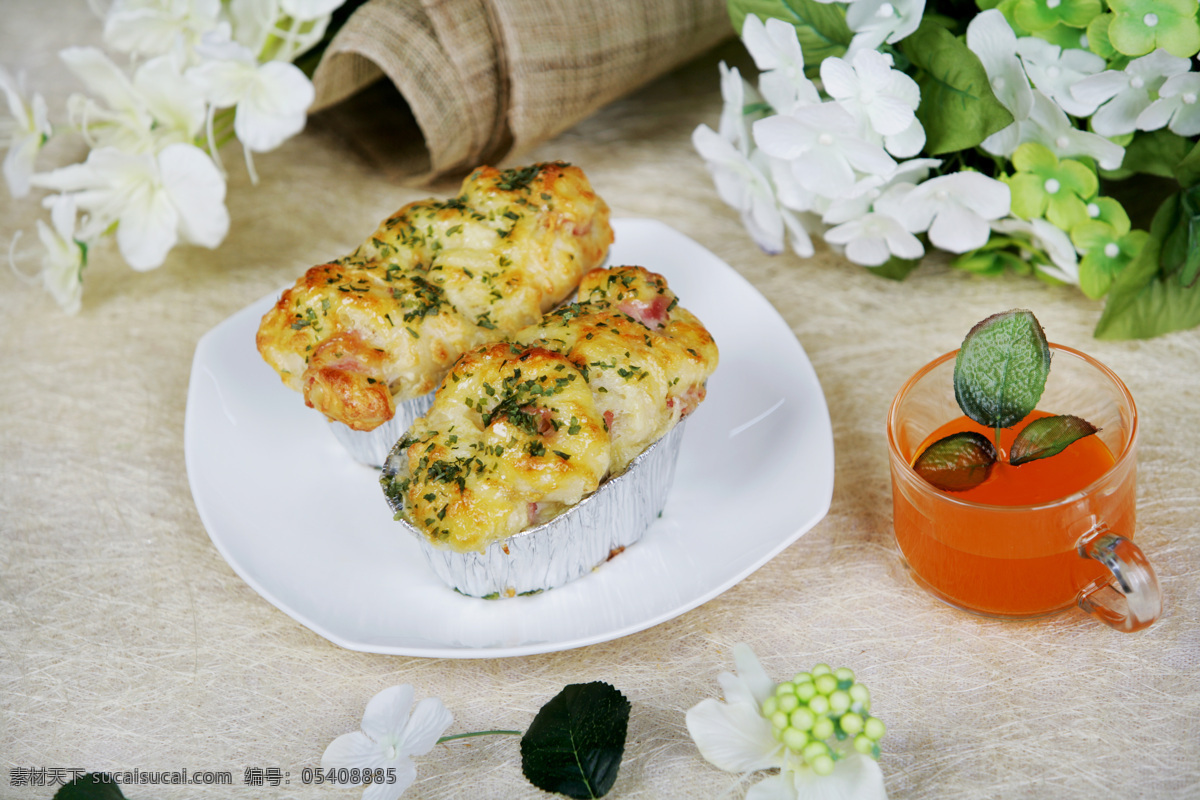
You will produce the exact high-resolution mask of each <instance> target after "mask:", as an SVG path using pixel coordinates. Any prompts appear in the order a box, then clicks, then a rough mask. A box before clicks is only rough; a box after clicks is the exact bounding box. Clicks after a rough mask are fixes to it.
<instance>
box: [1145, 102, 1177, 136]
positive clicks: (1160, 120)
mask: <svg viewBox="0 0 1200 800" xmlns="http://www.w3.org/2000/svg"><path fill="white" fill-rule="evenodd" d="M1180 105H1182V104H1181V103H1180V102H1179V101H1178V100H1176V99H1175V98H1170V97H1160V98H1158V99H1157V100H1155V101H1154V102H1153V103H1151V104H1150V105H1148V106H1146V109H1145V110H1144V111H1143V112H1142V113H1140V114H1138V118H1137V129H1138V130H1139V131H1156V130H1158V129H1159V128H1165V127H1166V126H1167V123H1168V122H1170V121H1171V115H1172V114H1174V113H1175V110H1176V109H1177V108H1179V107H1180Z"/></svg>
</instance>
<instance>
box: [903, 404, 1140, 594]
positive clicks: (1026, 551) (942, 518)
mask: <svg viewBox="0 0 1200 800" xmlns="http://www.w3.org/2000/svg"><path fill="white" fill-rule="evenodd" d="M1045 416H1050V415H1049V414H1047V413H1045V412H1041V411H1035V412H1033V413H1032V414H1030V415H1029V417H1027V418H1026V419H1025V420H1023V421H1022V422H1021V423H1019V424H1017V425H1016V426H1014V427H1012V428H1006V429H1003V430H1001V438H1000V446H1001V448H1002V450H1003V451H1004V453H1005V457H1004V458H1005V460H1003V461H997V463H996V464H995V465H994V466H993V467H992V472H991V474H990V475H989V476H988V479H987V480H986V481H984V482H983V483H982V484H980V485H979V486H976V487H974V488H972V489H967V490H965V491H961V492H943V491H940V490H937V489H933V487H932V486H931V487H930V489H931V490H932V493H933V495H934V496H933V497H930V498H922V497H919V496H915V495H914V493H911V492H906V491H904V487H903V486H901V485H899V484H894V486H893V491H894V494H895V496H894V498H893V500H894V511H895V529H896V541H897V543H898V544H899V546H900V550H901V552H902V553H903V554H904V557H905V559H907V561H908V563H909V566H911V567H912V568H913V570H915V572H916V573H917V574H918V575H919V576H920V577H921V579H923V581H924V582H925V583H926V584H927V586H928V588H930V589H931V590H932V591H934V593H935V594H937V595H938V596H940V597H942V599H944V600H946V601H947V602H950V603H951V604H953V605H957V606H962V607H966V608H970V609H972V610H975V611H979V612H982V613H985V614H992V615H997V616H1036V615H1039V614H1044V613H1049V612H1051V611H1055V610H1057V609H1061V608H1065V607H1067V606H1070V605H1072V604H1074V603H1075V601H1076V595H1077V594H1078V593H1079V591H1080V589H1081V588H1082V587H1083V586H1086V585H1088V584H1090V583H1092V582H1093V581H1096V580H1099V579H1101V578H1102V577H1104V576H1105V575H1106V574H1107V573H1106V570H1105V568H1104V567H1103V566H1102V565H1101V564H1100V563H1099V562H1097V561H1094V560H1092V559H1085V558H1080V557H1079V554H1078V552H1077V547H1076V542H1077V540H1078V538H1079V536H1081V535H1083V534H1085V533H1086V532H1087V525H1088V523H1089V521H1090V520H1094V519H1096V518H1097V517H1099V518H1101V519H1103V520H1104V521H1105V524H1106V525H1107V526H1108V527H1110V528H1114V529H1117V530H1125V531H1132V530H1133V526H1134V500H1135V498H1134V480H1133V475H1132V471H1130V474H1129V476H1128V479H1127V480H1124V481H1122V482H1121V483H1120V485H1118V486H1116V487H1115V489H1114V490H1112V491H1110V492H1107V493H1105V494H1104V496H1102V497H1098V498H1096V499H1095V502H1094V503H1093V502H1092V501H1091V500H1088V499H1087V498H1085V497H1081V499H1080V500H1079V501H1078V502H1074V503H1069V502H1063V501H1065V499H1066V498H1068V497H1069V496H1071V495H1075V494H1078V493H1080V492H1083V490H1085V489H1087V488H1088V487H1089V486H1091V485H1092V484H1093V483H1095V482H1096V481H1097V480H1099V479H1100V478H1102V477H1103V476H1105V474H1106V473H1108V472H1109V471H1110V470H1112V468H1113V466H1114V464H1115V459H1114V457H1113V454H1112V453H1111V452H1110V451H1109V449H1108V447H1107V446H1106V445H1105V444H1104V442H1103V441H1102V440H1101V439H1100V438H1099V437H1097V436H1088V437H1086V438H1083V439H1080V440H1078V441H1076V442H1074V443H1072V444H1071V445H1070V446H1069V447H1067V449H1066V450H1064V451H1063V452H1061V453H1059V454H1058V455H1055V456H1051V457H1049V458H1043V459H1039V460H1036V461H1031V462H1028V463H1026V464H1022V465H1021V466H1019V467H1014V466H1012V465H1010V464H1008V463H1007V452H1008V448H1009V446H1010V445H1011V444H1012V441H1013V439H1014V438H1015V437H1016V435H1017V432H1018V431H1020V430H1021V429H1022V428H1024V426H1025V425H1027V424H1028V423H1029V422H1030V421H1031V420H1033V419H1037V418H1038V417H1045ZM960 431H978V432H979V433H982V434H983V435H985V436H987V437H988V440H989V441H993V443H994V438H993V437H994V432H993V431H992V430H991V429H989V428H984V427H982V426H980V425H979V424H977V423H975V422H973V421H971V420H969V419H967V418H966V417H960V418H958V419H955V420H951V421H950V422H947V423H946V424H944V425H942V426H941V427H939V428H937V429H936V430H935V431H933V432H932V433H931V434H929V436H928V437H927V438H926V440H925V441H924V442H922V443H921V445H920V446H919V447H917V448H916V450H915V451H914V454H913V457H914V458H915V456H916V455H917V454H919V453H921V452H922V451H923V450H924V449H925V448H926V447H927V446H928V445H930V444H932V443H933V442H935V441H937V440H938V439H941V438H942V437H944V436H948V435H950V434H952V433H958V432H960ZM1089 503H1090V504H1091V505H1089ZM1075 518H1082V519H1083V520H1084V524H1083V526H1081V525H1080V524H1078V523H1077V522H1073V521H1072V520H1073V519H1075ZM1063 530H1067V531H1074V534H1073V535H1066V536H1064V535H1063Z"/></svg>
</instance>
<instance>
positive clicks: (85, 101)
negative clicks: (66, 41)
mask: <svg viewBox="0 0 1200 800" xmlns="http://www.w3.org/2000/svg"><path fill="white" fill-rule="evenodd" d="M58 55H59V58H61V59H62V61H63V63H64V64H66V65H67V67H68V68H69V69H70V70H71V71H72V72H74V73H75V75H76V77H78V78H79V79H80V80H81V81H82V82H83V84H84V86H86V87H87V89H88V90H89V91H91V92H92V93H93V94H95V95H97V96H98V97H99V98H100V99H101V100H103V101H104V103H105V105H100V104H99V103H98V102H96V100H94V99H92V98H91V97H84V96H83V95H72V96H71V98H70V100H69V101H68V108H69V110H70V112H71V121H72V123H73V124H75V125H78V126H79V128H80V130H81V131H82V132H83V134H84V137H85V138H88V139H89V144H91V145H93V146H94V147H104V146H114V147H119V148H120V149H122V150H131V151H145V150H148V149H151V148H152V147H153V137H152V136H151V134H150V130H151V128H152V127H153V124H154V117H153V115H151V113H150V111H149V109H147V108H146V101H145V98H144V97H142V95H141V94H140V93H139V92H138V90H137V89H136V88H134V85H133V82H132V81H130V79H129V77H128V76H127V75H126V74H125V73H124V72H123V71H122V70H121V68H120V67H118V66H117V65H116V64H114V63H113V61H112V59H110V58H109V57H108V56H107V55H105V54H104V53H103V52H102V51H101V50H99V49H98V48H95V47H68V48H67V49H65V50H62V51H60V52H59V54H58Z"/></svg>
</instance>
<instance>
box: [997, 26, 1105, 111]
mask: <svg viewBox="0 0 1200 800" xmlns="http://www.w3.org/2000/svg"><path fill="white" fill-rule="evenodd" d="M1017 55H1019V56H1020V57H1021V63H1023V64H1024V65H1025V72H1026V73H1027V74H1028V75H1029V79H1030V80H1031V81H1033V85H1034V86H1035V87H1037V88H1038V90H1039V91H1041V92H1042V93H1043V94H1045V95H1046V96H1047V97H1049V98H1050V99H1051V100H1053V101H1054V102H1056V103H1058V106H1059V108H1061V109H1062V110H1063V111H1065V112H1067V113H1068V114H1071V115H1073V116H1076V117H1087V116H1090V115H1091V114H1092V113H1093V112H1094V111H1095V110H1096V107H1095V106H1091V105H1088V104H1086V103H1083V102H1080V101H1079V100H1076V99H1075V96H1074V95H1073V94H1071V87H1072V86H1073V85H1074V84H1075V82H1076V81H1078V80H1080V79H1082V78H1086V77H1087V76H1089V75H1095V74H1096V73H1098V72H1100V71H1101V70H1103V69H1104V65H1105V61H1104V59H1103V58H1101V57H1100V56H1098V55H1096V54H1095V53H1091V52H1088V51H1087V50H1080V49H1078V48H1075V47H1068V48H1065V49H1064V48H1062V47H1059V46H1058V45H1055V44H1051V43H1050V42H1047V41H1046V40H1045V39H1039V38H1037V37H1036V36H1022V37H1021V38H1019V39H1017Z"/></svg>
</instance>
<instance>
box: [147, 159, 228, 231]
mask: <svg viewBox="0 0 1200 800" xmlns="http://www.w3.org/2000/svg"><path fill="white" fill-rule="evenodd" d="M158 163H159V169H160V170H161V172H162V181H163V188H164V190H165V191H166V193H167V195H168V196H169V197H170V198H171V202H172V203H173V204H174V206H175V208H176V210H177V211H178V212H179V216H180V220H179V229H180V233H182V234H183V237H184V239H186V240H187V241H189V242H192V243H194V244H199V245H203V246H204V247H216V246H217V245H219V244H220V243H221V242H222V241H223V240H224V239H225V234H226V233H228V232H229V211H228V210H227V209H226V208H225V180H224V178H222V177H221V173H220V171H219V170H218V169H217V167H216V165H215V164H213V162H212V159H210V158H209V157H208V154H207V153H205V152H204V151H203V150H201V149H199V148H198V147H194V146H192V145H190V144H173V145H170V146H169V147H166V148H164V149H163V151H162V152H161V153H159V155H158Z"/></svg>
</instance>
